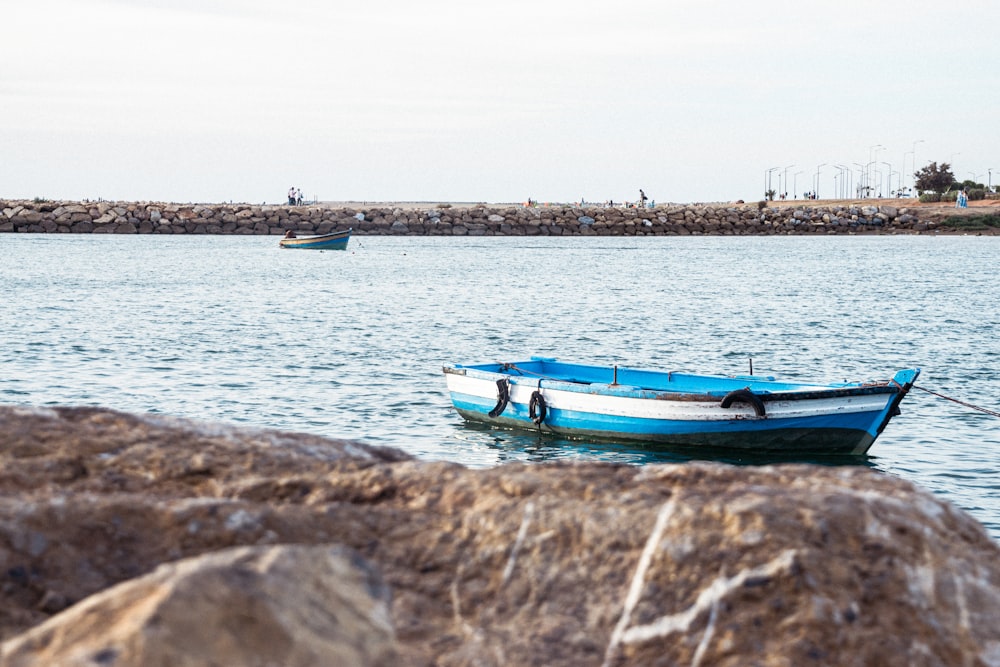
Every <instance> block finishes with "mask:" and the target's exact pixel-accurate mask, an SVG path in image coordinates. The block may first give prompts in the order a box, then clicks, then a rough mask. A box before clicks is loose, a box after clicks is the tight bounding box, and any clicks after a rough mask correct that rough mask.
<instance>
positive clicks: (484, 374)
mask: <svg viewBox="0 0 1000 667" xmlns="http://www.w3.org/2000/svg"><path fill="white" fill-rule="evenodd" d="M444 373H445V378H446V380H447V385H448V392H449V393H450V395H451V401H452V404H453V405H454V406H455V409H456V410H457V411H458V413H459V414H460V415H461V416H462V417H463V418H465V419H466V420H468V421H473V422H482V423H486V424H494V425H496V426H505V427H514V428H530V429H535V430H538V431H541V432H543V433H554V434H559V435H563V436H570V437H574V436H581V437H589V438H602V439H614V440H630V441H643V442H649V443H663V444H669V445H677V446H693V447H711V448H725V449H744V450H752V451H754V452H775V453H779V452H781V453H803V454H805V453H810V454H864V453H865V452H867V451H868V449H869V448H870V447H871V446H872V443H874V442H875V439H876V438H877V437H878V436H879V434H880V433H882V430H883V429H884V428H885V427H886V424H888V423H889V420H890V419H892V418H893V417H894V416H895V415H897V414H899V403H900V401H902V400H903V397H905V396H906V394H907V392H908V391H909V390H910V387H912V385H913V382H914V381H915V380H916V379H917V376H918V375H919V374H920V369H919V368H912V369H908V370H901V371H898V372H897V373H895V375H893V377H892V378H891V379H889V380H882V381H873V382H838V383H833V384H814V383H805V382H794V381H789V382H779V381H776V380H775V379H774V378H773V377H762V376H759V375H737V376H731V377H727V376H718V375H691V374H686V373H675V372H666V371H653V370H641V369H635V368H625V367H620V366H588V365H582V364H572V363H562V362H559V361H556V360H555V359H549V358H543V357H532V358H531V359H530V360H528V361H516V362H507V363H485V364H455V365H453V366H447V367H445V368H444Z"/></svg>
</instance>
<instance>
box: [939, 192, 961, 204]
mask: <svg viewBox="0 0 1000 667" xmlns="http://www.w3.org/2000/svg"><path fill="white" fill-rule="evenodd" d="M957 200H958V190H949V191H948V192H946V193H944V194H943V195H941V201H950V202H954V201H957Z"/></svg>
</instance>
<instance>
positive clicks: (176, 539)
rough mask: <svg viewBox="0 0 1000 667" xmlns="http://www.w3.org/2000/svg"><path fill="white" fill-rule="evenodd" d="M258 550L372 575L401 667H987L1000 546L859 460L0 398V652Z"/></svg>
mask: <svg viewBox="0 0 1000 667" xmlns="http://www.w3.org/2000/svg"><path fill="white" fill-rule="evenodd" d="M273 544H315V545H328V544H335V545H344V546H346V547H349V548H351V549H353V550H355V551H356V552H358V553H359V554H360V555H361V556H362V557H364V558H365V559H367V561H368V562H369V563H370V564H371V565H372V566H373V567H374V568H375V569H377V570H378V571H380V572H381V573H382V576H383V578H384V581H385V582H386V584H387V585H388V587H389V589H390V590H391V591H392V603H391V612H390V616H391V621H392V624H393V627H394V630H395V633H396V641H397V649H398V651H399V656H400V664H407V665H431V664H435V665H603V664H607V665H652V664H663V665H674V664H685V665H687V664H700V665H802V664H856V665H955V664H969V665H1000V548H998V546H997V545H996V544H995V543H994V542H992V541H991V540H990V539H989V538H988V537H987V535H986V533H985V532H984V530H983V529H982V527H981V526H980V525H979V524H978V523H977V522H976V521H975V520H974V519H972V518H971V517H969V516H968V515H967V514H965V513H964V512H961V511H960V510H957V509H956V508H954V507H953V506H952V505H950V504H948V503H946V502H944V501H942V500H940V499H938V498H936V497H934V496H932V495H931V494H930V493H928V492H926V491H923V490H920V489H917V488H915V487H913V486H912V485H911V484H909V483H907V482H905V481H902V480H899V479H896V478H893V477H890V476H886V475H882V474H879V473H875V472H872V471H870V470H868V469H865V468H862V467H850V468H832V467H817V466H807V465H787V466H769V467H760V468H735V467H730V466H725V465H718V464H684V465H655V466H646V467H641V468H640V467H631V466H624V465H609V464H598V463H586V464H582V463H581V464H569V463H564V464H553V465H525V464H512V465H505V466H499V467H496V468H492V469H488V470H469V469H466V468H464V467H462V466H459V465H455V464H443V463H427V462H419V461H415V460H413V459H410V458H409V457H407V456H406V455H404V454H402V453H400V452H397V451H395V450H386V449H378V448H370V447H366V446H364V445H361V444H358V443H351V442H344V441H333V440H324V439H322V438H318V437H315V436H308V435H302V434H288V433H278V432H274V431H252V430H245V429H238V428H235V427H229V426H222V425H217V424H202V423H196V422H188V421H183V420H175V419H168V418H163V417H152V416H134V415H126V414H121V413H116V412H111V411H106V410H100V409H92V408H59V409H51V410H49V409H26V408H12V407H3V406H0V637H2V638H5V639H8V640H10V641H11V642H16V641H19V640H17V639H11V638H13V637H15V635H17V634H18V633H23V632H24V631H26V630H28V629H29V628H30V627H31V626H33V625H37V624H38V623H40V622H42V621H44V620H45V619H47V618H48V617H49V616H51V615H52V614H54V613H56V612H58V611H60V610H62V609H63V608H65V607H66V606H67V605H69V604H72V603H75V602H78V601H80V600H83V599H84V598H85V597H86V596H89V595H92V594H94V593H97V592H99V591H101V590H103V589H106V588H108V587H110V586H112V585H114V584H116V583H119V582H122V581H125V580H128V579H131V578H134V577H137V576H140V575H143V574H146V573H149V572H151V571H152V570H153V569H154V568H156V567H157V566H158V565H160V564H162V563H165V562H168V561H173V560H177V559H180V558H184V557H189V556H196V555H199V554H205V553H208V552H212V551H216V550H219V549H222V548H225V547H230V546H237V545H258V546H260V545H273ZM12 645H14V644H11V643H8V644H5V647H9V646H12ZM4 660H6V658H5V659H4ZM0 664H2V661H0ZM36 664H39V665H41V664H45V663H44V662H38V663H36Z"/></svg>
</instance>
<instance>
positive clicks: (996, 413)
mask: <svg viewBox="0 0 1000 667" xmlns="http://www.w3.org/2000/svg"><path fill="white" fill-rule="evenodd" d="M913 388H914V389H919V390H920V391H926V392H927V393H928V394H933V395H934V396H937V397H938V398H943V399H945V400H946V401H951V402H952V403H958V404H959V405H964V406H965V407H967V408H972V409H973V410H979V411H980V412H985V413H986V414H988V415H993V416H994V417H1000V412H994V411H993V410H987V409H986V408H981V407H979V406H978V405H973V404H972V403H966V402H965V401H960V400H958V399H957V398H952V397H951V396H945V395H944V394H939V393H937V392H936V391H931V390H930V389H925V388H924V387H918V386H917V385H913Z"/></svg>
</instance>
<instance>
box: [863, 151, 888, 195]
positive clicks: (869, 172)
mask: <svg viewBox="0 0 1000 667" xmlns="http://www.w3.org/2000/svg"><path fill="white" fill-rule="evenodd" d="M881 148H885V146H883V145H882V144H875V145H874V146H869V147H868V167H869V169H868V178H867V182H866V183H865V184H866V185H868V186H869V187H870V186H871V180H872V174H871V166H872V164H873V162H874V160H875V158H873V157H872V151H875V157H878V151H879V149H881Z"/></svg>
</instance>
